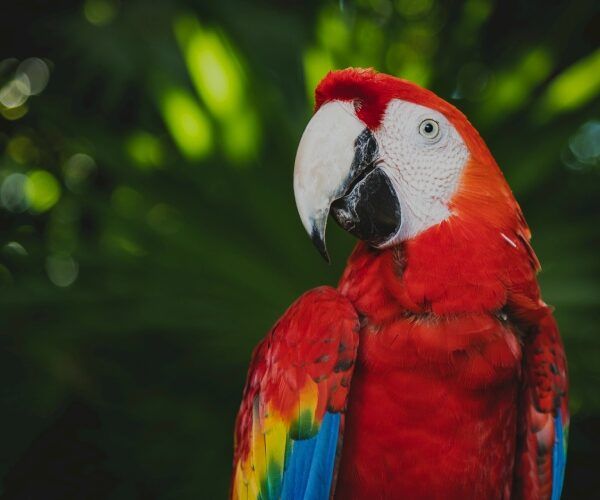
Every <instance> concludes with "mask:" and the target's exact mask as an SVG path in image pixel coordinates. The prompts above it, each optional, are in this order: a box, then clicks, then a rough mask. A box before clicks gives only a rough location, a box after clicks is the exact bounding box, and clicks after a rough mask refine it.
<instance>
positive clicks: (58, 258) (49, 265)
mask: <svg viewBox="0 0 600 500" xmlns="http://www.w3.org/2000/svg"><path fill="white" fill-rule="evenodd" d="M46 272H47V273H48V278H49V279H50V281H51V282H52V283H54V284H55V285H56V286H58V287H61V288H64V287H68V286H70V285H72V284H73V283H74V282H75V280H76V279H77V275H78V274H79V264H78V263H77V262H76V261H75V259H73V257H71V256H70V255H68V254H55V255H50V256H49V257H48V258H47V259H46Z"/></svg>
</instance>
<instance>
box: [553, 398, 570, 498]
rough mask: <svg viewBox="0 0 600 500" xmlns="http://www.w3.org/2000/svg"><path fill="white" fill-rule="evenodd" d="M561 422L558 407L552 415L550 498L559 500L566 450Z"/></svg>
mask: <svg viewBox="0 0 600 500" xmlns="http://www.w3.org/2000/svg"><path fill="white" fill-rule="evenodd" d="M564 431H565V430H564V429H563V423H562V418H561V411H560V409H559V410H558V411H557V412H556V417H554V448H553V450H552V500H560V494H561V491H562V486H563V480H564V477H565V464H566V459H567V450H566V449H565V436H564Z"/></svg>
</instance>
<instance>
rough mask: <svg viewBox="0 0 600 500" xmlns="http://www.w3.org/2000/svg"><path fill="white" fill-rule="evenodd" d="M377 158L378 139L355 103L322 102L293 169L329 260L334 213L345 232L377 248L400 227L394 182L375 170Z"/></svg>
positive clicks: (306, 217)
mask: <svg viewBox="0 0 600 500" xmlns="http://www.w3.org/2000/svg"><path fill="white" fill-rule="evenodd" d="M377 155H378V146H377V141H376V140H375V137H374V135H373V133H372V132H371V130H370V129H369V128H367V127H366V126H365V124H364V123H363V122H362V121H361V120H359V119H358V118H357V116H356V114H355V112H354V106H353V104H352V103H351V102H342V101H331V102H328V103H326V104H324V105H323V106H321V107H320V108H319V110H318V111H317V112H316V113H315V115H314V116H313V117H312V119H311V120H310V122H309V123H308V125H307V127H306V130H305V131H304V134H302V138H301V139H300V144H299V146H298V152H297V153H296V162H295V165H294V195H295V197H296V206H297V207H298V212H299V214H300V219H301V220H302V224H303V225H304V228H305V229H306V231H307V233H308V234H309V236H310V237H311V239H312V241H313V243H314V245H315V246H316V247H317V250H318V251H319V253H320V254H321V255H322V256H323V258H324V259H325V260H326V261H327V262H330V259H329V254H328V253H327V247H326V244H325V231H326V227H327V218H328V216H329V212H330V210H332V213H333V217H334V218H335V220H336V222H337V223H338V224H339V225H340V226H341V227H342V228H343V229H345V230H346V231H348V232H350V233H351V234H353V235H355V236H357V237H358V238H360V239H362V240H364V241H368V242H369V243H371V244H373V245H375V246H377V245H381V244H382V243H385V241H387V240H388V239H389V238H390V237H391V236H393V235H394V234H395V233H396V231H397V229H398V228H399V227H400V204H399V202H398V198H397V196H396V192H395V190H394V188H393V186H392V183H391V181H390V179H389V178H388V177H387V175H386V174H385V173H384V172H383V170H382V169H380V168H377V166H376V159H377Z"/></svg>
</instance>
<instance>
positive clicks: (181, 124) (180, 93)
mask: <svg viewBox="0 0 600 500" xmlns="http://www.w3.org/2000/svg"><path fill="white" fill-rule="evenodd" d="M160 107H161V111H162V114H163V118H164V120H165V122H166V124H167V127H168V129H169V131H170V132H171V135H172V137H173V139H174V140H175V143H176V144H177V146H178V147H179V150H180V151H181V152H182V153H183V154H184V156H186V157H187V158H189V159H193V160H199V159H201V158H204V157H206V156H207V155H208V154H209V153H210V152H211V150H212V146H213V137H212V127H211V123H210V121H209V119H208V117H207V116H206V114H205V113H204V111H202V109H201V108H200V106H199V105H198V102H197V101H196V99H194V96H192V95H191V94H190V93H189V92H187V91H186V90H184V89H182V88H179V87H170V88H168V89H166V90H165V91H164V92H163V93H162V95H161V97H160Z"/></svg>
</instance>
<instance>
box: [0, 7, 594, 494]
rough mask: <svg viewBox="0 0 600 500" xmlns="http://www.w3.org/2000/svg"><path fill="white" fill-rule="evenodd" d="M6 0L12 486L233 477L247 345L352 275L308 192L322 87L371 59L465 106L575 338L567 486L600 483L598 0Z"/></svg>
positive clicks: (8, 459)
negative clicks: (306, 226) (298, 166)
mask: <svg viewBox="0 0 600 500" xmlns="http://www.w3.org/2000/svg"><path fill="white" fill-rule="evenodd" d="M3 11H4V12H3V15H2V16H0V114H1V116H0V377H1V380H2V383H1V384H0V398H1V401H2V405H1V407H2V411H1V413H0V423H1V430H0V436H1V440H0V442H1V445H0V450H1V451H0V477H1V483H0V492H1V494H3V498H9V499H12V498H27V499H38V498H43V499H54V498H57V499H58V498H61V499H68V498H85V499H102V498H115V499H129V498H140V499H141V498H143V499H188V498H190V499H191V498H211V499H212V498H224V497H225V496H226V492H227V490H228V481H229V470H230V463H231V447H232V426H233V421H234V417H235V413H236V411H237V407H238V404H239V400H240V397H241V390H242V385H243V382H244V378H245V374H246V370H247V366H248V361H249V357H250V352H251V349H252V347H253V346H254V345H255V344H256V342H257V341H258V340H259V339H260V338H261V337H262V336H263V335H264V334H265V332H266V331H267V330H268V329H269V327H270V326H271V325H272V324H273V322H274V321H275V320H276V319H277V318H278V317H279V315H280V314H281V313H282V312H283V311H284V310H285V308H286V307H287V306H288V305H289V304H290V303H291V302H292V301H293V300H294V299H295V298H296V297H298V296H299V295H300V294H301V293H302V292H303V291H305V290H307V289H309V288H311V287H314V286H316V285H320V284H335V283H336V281H337V279H338V277H339V275H340V272H341V269H342V268H343V266H344V264H345V260H346V258H347V256H348V254H349V252H350V250H351V248H352V245H353V240H352V238H351V237H349V236H348V235H345V234H344V233H342V232H341V231H340V230H338V229H337V227H335V225H331V230H330V234H329V244H330V251H331V254H332V257H333V264H332V265H331V266H327V265H326V264H325V263H324V262H323V261H322V260H321V258H320V256H319V255H318V254H317V252H316V251H315V249H314V248H313V247H312V245H311V242H310V240H309V238H308V237H307V236H306V234H305V233H304V230H303V228H302V226H301V224H300V221H299V218H298V216H297V214H296V209H295V205H294V199H293V193H292V168H293V160H294V154H295V150H296V146H297V143H298V140H299V137H300V134H301V133H302V130H303V128H304V126H305V124H306V122H307V120H308V119H309V117H310V114H311V107H312V103H313V100H312V90H313V89H314V87H315V85H316V83H317V82H318V80H319V79H320V78H321V77H322V76H324V75H325V73H326V72H327V71H328V70H329V69H332V68H343V67H346V66H350V65H351V66H373V67H375V68H376V69H378V70H380V71H385V72H389V73H391V74H394V75H399V76H403V77H405V78H409V79H411V80H414V81H416V82H418V83H420V84H422V85H425V86H427V87H429V88H431V89H433V90H434V91H436V92H437V93H439V94H440V95H441V96H442V97H444V98H446V99H448V100H450V102H453V103H454V104H455V105H456V106H458V107H459V108H460V109H461V110H463V111H464V112H465V113H466V114H467V115H468V116H469V117H470V119H471V120H472V122H473V123H474V125H475V126H476V127H477V128H478V129H479V131H480V132H481V134H482V135H483V137H484V138H485V139H486V141H487V142H488V144H489V146H490V148H491V150H492V152H493V154H494V155H495V157H496V159H497V160H498V162H499V164H500V165H501V167H502V168H503V170H504V172H505V174H506V176H507V178H508V180H509V182H510V184H511V186H512V187H513V189H514V191H515V193H516V196H517V198H518V199H519V201H520V202H521V204H522V207H523V210H524V212H525V215H526V217H527V220H528V221H529V224H530V226H531V228H532V230H533V235H534V239H533V244H534V247H535V249H536V251H537V253H538V256H539V258H540V260H541V262H542V265H543V272H542V274H541V276H540V279H541V284H542V289H543V293H544V297H545V299H546V301H547V302H549V303H551V304H553V305H554V306H556V316H557V318H558V322H559V324H560V326H561V330H562V334H563V338H564V341H565V344H566V348H567V352H568V358H569V364H570V376H571V384H572V389H571V407H572V412H573V417H572V427H571V436H570V444H569V459H568V467H567V479H566V483H565V490H566V491H565V498H589V497H590V495H592V496H593V493H592V492H593V491H596V492H597V491H598V489H599V488H600V475H598V473H597V467H598V465H597V464H598V460H600V453H599V449H600V438H599V436H600V390H599V387H600V385H599V384H600V336H599V335H598V328H599V326H598V325H600V308H599V306H600V280H599V278H600V259H599V257H598V253H599V244H600V217H599V216H600V202H599V195H600V182H599V181H600V170H599V155H600V121H599V111H600V99H599V93H600V50H599V49H598V46H599V44H598V42H599V30H598V26H599V25H600V18H599V16H598V3H597V2H595V1H594V0H578V1H577V2H567V1H547V0H545V1H542V0H540V1H528V2H523V1H515V0H503V1H496V2H493V1H489V0H466V1H453V2H441V1H439V0H420V1H418V0H355V1H339V2H330V1H324V2H316V1H310V2H302V1H299V0H296V1H288V2H285V1H267V0H264V1H257V2H252V3H251V2H244V1H241V0H219V1H218V2H208V1H200V0H198V1H193V0H188V1H186V0H179V1H171V2H168V1H160V0H154V1H152V2H148V1H136V0H128V1H124V0H122V1H118V0H85V1H66V0H55V1H53V2H46V1H41V0H40V1H18V2H10V3H7V4H6V5H5V6H4V8H3Z"/></svg>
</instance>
